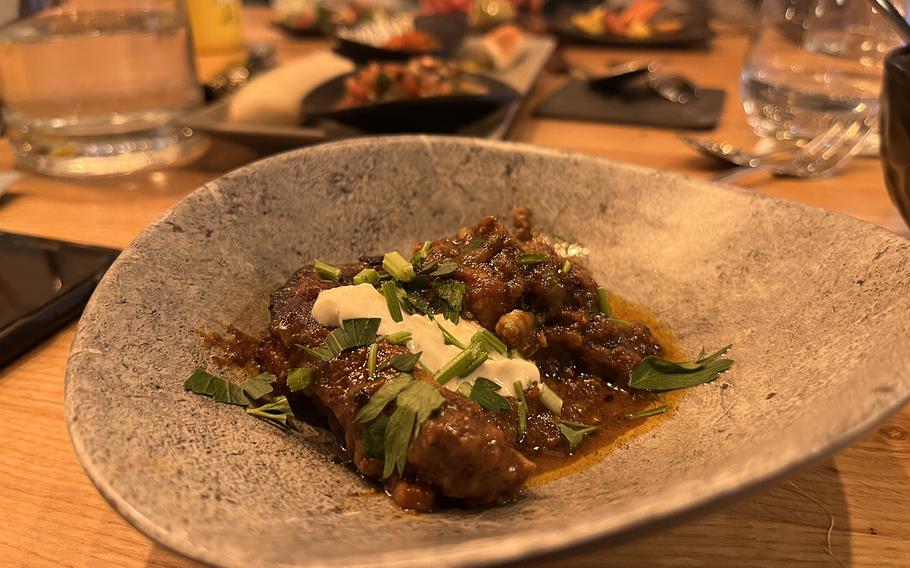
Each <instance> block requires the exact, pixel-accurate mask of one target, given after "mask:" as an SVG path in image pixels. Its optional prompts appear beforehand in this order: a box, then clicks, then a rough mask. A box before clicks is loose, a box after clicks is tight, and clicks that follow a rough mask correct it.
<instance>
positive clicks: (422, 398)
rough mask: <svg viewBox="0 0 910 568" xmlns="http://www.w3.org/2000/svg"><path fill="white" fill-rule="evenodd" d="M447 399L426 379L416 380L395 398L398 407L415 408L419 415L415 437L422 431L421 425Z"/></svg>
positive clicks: (415, 426)
mask: <svg viewBox="0 0 910 568" xmlns="http://www.w3.org/2000/svg"><path fill="white" fill-rule="evenodd" d="M445 401H446V399H445V397H444V396H442V394H440V393H439V389H438V388H437V387H435V386H433V385H431V384H430V383H428V382H426V381H414V382H413V383H411V384H410V385H409V386H408V388H406V389H405V390H403V391H402V392H401V394H400V395H398V398H396V399H395V405H396V406H397V408H402V407H404V408H410V409H413V410H414V412H415V413H416V416H417V424H415V425H414V436H413V437H414V438H416V437H417V435H418V434H419V433H420V425H421V424H423V423H424V422H425V421H426V420H427V418H429V417H430V415H431V414H433V413H434V412H436V410H437V409H438V408H439V407H440V406H442V403H444V402H445Z"/></svg>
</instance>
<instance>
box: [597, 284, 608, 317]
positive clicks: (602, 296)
mask: <svg viewBox="0 0 910 568" xmlns="http://www.w3.org/2000/svg"><path fill="white" fill-rule="evenodd" d="M597 307H598V308H599V309H600V313H602V314H603V315H605V316H607V317H610V293H609V292H607V289H606V288H604V287H602V286H598V287H597Z"/></svg>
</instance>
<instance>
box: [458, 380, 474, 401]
mask: <svg viewBox="0 0 910 568" xmlns="http://www.w3.org/2000/svg"><path fill="white" fill-rule="evenodd" d="M472 388H473V387H472V386H471V383H461V384H460V385H458V389H456V392H457V393H458V394H460V395H461V396H463V397H465V398H471V389H472Z"/></svg>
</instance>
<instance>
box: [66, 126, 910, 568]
mask: <svg viewBox="0 0 910 568" xmlns="http://www.w3.org/2000/svg"><path fill="white" fill-rule="evenodd" d="M453 141H455V142H458V143H462V144H469V145H471V146H474V147H475V148H481V149H489V150H492V151H504V152H518V153H521V154H525V155H527V154H533V155H537V156H541V157H549V158H557V159H574V160H582V161H590V162H600V163H606V164H610V165H618V166H620V167H621V168H623V169H625V170H626V171H633V172H637V173H640V174H645V175H655V174H657V175H659V176H661V177H662V178H664V179H666V178H668V177H669V178H671V179H672V178H676V179H683V180H687V181H688V182H690V183H694V184H695V185H696V186H699V187H700V188H701V189H704V190H707V191H712V192H733V193H736V194H740V195H743V196H749V197H750V198H751V199H759V200H762V201H772V202H784V203H789V204H791V205H792V206H796V207H800V208H805V209H806V210H813V211H816V212H824V213H825V214H826V215H834V216H836V217H838V218H843V219H848V220H849V222H852V223H855V224H856V225H857V226H863V225H865V226H866V229H867V230H870V231H871V232H874V233H879V234H881V235H885V236H887V237H888V238H893V239H894V240H897V241H898V242H902V243H907V240H906V239H904V238H903V237H901V236H900V235H897V234H896V233H893V232H891V231H889V230H887V229H885V228H883V227H880V226H878V225H875V224H872V223H869V222H866V221H863V220H861V219H856V218H853V217H849V216H847V215H843V214H840V213H836V212H832V211H829V210H826V209H823V208H820V207H814V206H809V205H804V204H801V203H797V202H793V201H791V200H787V199H781V198H777V197H772V196H768V195H764V194H756V193H753V192H750V191H747V190H745V189H742V188H738V187H732V186H724V185H721V184H716V183H712V182H709V181H705V180H702V179H698V178H695V177H692V176H687V175H683V174H678V173H670V172H666V171H662V170H657V169H654V168H648V167H644V166H639V165H634V164H628V163H625V162H620V161H615V160H606V159H604V158H599V157H596V156H591V155H586V154H581V153H576V152H565V151H562V150H556V149H550V148H543V147H540V146H534V145H530V144H523V143H515V142H501V141H490V140H483V139H473V138H462V137H452V136H429V135H414V136H406V135H402V136H375V137H364V138H357V139H352V140H344V141H339V142H334V143H330V144H323V145H318V146H314V147H310V148H304V149H300V150H293V151H290V152H286V153H283V154H277V155H274V156H270V157H267V158H264V159H262V160H259V161H256V162H253V163H251V164H248V165H245V166H242V167H240V168H237V169H235V170H233V171H231V172H227V173H226V174H224V175H223V176H220V177H218V178H216V179H215V180H212V181H210V182H208V183H206V184H205V185H203V186H201V187H200V188H198V189H196V190H195V191H193V192H192V193H190V194H188V195H187V196H186V197H184V198H183V199H181V200H180V201H179V202H177V203H176V204H174V205H173V206H172V207H170V208H169V209H168V210H167V211H165V213H164V214H162V215H161V216H160V217H159V218H158V219H157V220H156V221H154V222H152V223H151V224H150V225H148V226H147V227H145V228H144V229H143V230H142V231H141V232H140V233H139V234H138V235H137V237H136V238H135V239H134V240H133V241H132V242H131V243H130V245H129V247H128V248H127V249H124V251H128V250H130V249H133V248H134V247H141V246H142V244H143V243H144V242H145V241H146V240H147V239H149V238H154V236H155V234H156V233H157V232H158V231H160V230H162V228H163V227H165V226H166V222H167V220H168V219H169V217H170V216H171V215H173V214H174V212H175V211H176V210H178V209H180V208H182V207H188V206H190V205H193V204H195V203H196V202H197V201H198V200H200V199H205V198H211V197H212V196H217V194H218V192H219V191H220V190H219V188H218V185H219V183H221V182H222V180H223V179H225V178H231V177H234V176H235V175H246V174H253V175H256V174H257V173H259V172H261V171H262V169H263V168H268V167H269V166H270V165H271V164H272V163H274V162H279V161H285V160H296V159H299V158H300V157H301V156H306V155H309V154H317V155H318V154H319V153H321V152H337V151H345V150H347V149H350V148H358V147H363V146H370V145H375V144H381V145H386V144H409V143H415V142H417V143H419V144H421V145H432V144H433V143H441V144H447V143H448V144H451V143H452V142H453ZM123 258H124V257H123V256H121V257H120V258H118V260H117V261H115V263H114V265H113V266H112V267H111V269H110V270H109V271H108V273H107V274H106V275H105V277H104V278H103V279H102V281H101V283H100V284H99V286H98V288H97V290H96V293H95V294H94V295H93V296H92V298H91V300H90V301H89V304H88V306H87V307H86V311H85V313H86V314H89V313H92V312H93V310H94V306H95V304H97V302H98V300H97V298H98V297H99V296H101V295H103V294H104V293H105V290H106V285H107V284H108V282H109V281H111V280H113V277H114V276H115V275H117V274H118V273H119V272H120V271H121V270H122V269H123V268H124V265H125V262H124V261H123ZM84 322H85V320H84V319H83V320H80V323H79V326H78V328H77V330H76V333H75V336H74V342H73V348H72V349H71V351H70V354H69V358H68V364H67V368H66V375H65V385H64V410H65V418H66V424H67V430H68V432H69V434H70V439H71V441H72V444H73V448H74V450H75V453H76V456H77V459H78V460H79V462H80V464H81V465H82V466H83V468H84V469H85V471H86V474H87V475H88V477H89V479H90V480H91V481H92V483H93V484H94V485H95V487H96V488H97V489H98V491H99V492H100V493H101V495H102V496H103V497H104V499H105V500H106V501H107V502H108V503H109V504H110V505H111V507H112V508H113V509H114V510H115V511H117V512H118V513H119V514H120V515H121V516H122V517H123V518H124V519H126V520H127V521H128V522H129V523H130V524H131V525H133V526H134V527H135V528H136V529H138V530H139V531H140V532H141V533H143V534H145V535H146V536H148V537H149V538H150V539H152V540H153V541H155V542H157V543H158V544H160V545H162V546H164V547H165V548H167V549H169V550H172V551H174V552H176V553H178V554H181V555H183V556H186V557H188V558H191V559H193V560H197V561H201V562H204V563H207V564H211V565H217V566H241V565H245V564H240V563H239V562H238V561H237V560H236V559H231V558H224V557H222V556H220V555H219V554H218V553H217V551H213V550H210V549H208V548H206V547H204V546H198V545H196V544H195V543H194V542H193V541H192V539H191V538H190V537H189V535H180V534H177V533H178V532H179V531H168V530H165V529H164V528H163V527H161V526H160V525H159V524H157V523H156V522H155V521H154V520H153V519H151V518H149V517H147V516H145V515H144V514H143V513H142V512H140V511H139V510H137V509H136V508H135V507H133V506H132V505H131V504H130V503H129V502H128V501H127V500H126V499H125V498H124V497H123V495H121V494H120V493H119V492H118V491H117V490H116V489H115V488H114V487H113V485H112V484H111V482H110V480H109V479H107V478H105V476H104V475H103V473H102V472H101V471H100V470H99V469H98V464H97V463H95V462H94V461H93V460H92V458H91V456H90V453H89V452H88V448H87V446H86V444H85V441H84V440H83V438H82V436H81V432H80V429H79V424H78V422H77V420H76V419H75V418H76V417H75V415H74V408H73V398H72V394H71V390H72V388H73V383H74V381H77V380H79V379H78V378H77V377H76V376H75V375H76V373H75V372H74V371H73V367H72V361H73V360H74V359H75V358H77V357H79V355H80V354H81V353H82V352H84V351H85V350H81V349H77V347H76V346H77V345H78V344H79V343H81V342H80V339H83V338H82V334H83V332H84V330H83V327H84ZM892 376H893V378H894V384H895V385H897V386H896V387H895V388H894V389H893V390H892V393H891V398H890V400H888V402H887V403H882V405H881V406H880V412H878V413H877V414H874V415H869V414H865V415H863V417H862V418H861V419H860V420H856V421H854V422H853V423H852V424H850V425H849V427H847V428H846V429H843V430H840V431H839V432H838V433H837V434H836V435H832V436H827V437H826V436H820V435H818V434H817V433H816V434H815V436H813V437H812V438H811V439H810V441H808V442H806V441H805V440H804V441H803V442H801V443H800V444H799V450H798V451H796V448H794V447H793V446H792V445H791V446H789V447H784V448H782V449H781V450H780V451H779V452H776V453H775V454H773V456H772V459H769V460H763V461H761V462H759V463H758V464H757V465H754V466H753V467H751V468H750V469H748V470H746V469H741V470H738V471H735V472H730V471H726V470H724V471H719V472H717V471H716V472H713V473H712V474H710V475H709V476H706V477H703V478H701V479H699V480H687V481H684V482H682V483H679V484H677V485H676V486H675V489H674V499H673V500H668V501H664V502H661V503H660V504H656V503H650V504H646V505H647V506H639V507H632V508H630V509H629V510H626V511H623V512H621V513H619V514H618V515H616V516H612V517H605V518H603V519H595V520H593V521H592V520H591V519H590V518H589V517H584V518H582V519H580V520H577V521H575V523H574V524H570V525H568V526H561V527H560V530H558V531H547V532H544V533H534V534H533V535H525V534H511V535H507V536H505V537H496V539H495V542H494V541H492V540H490V539H489V538H480V539H473V540H467V541H464V542H460V543H457V544H454V545H444V546H440V547H438V548H435V549H434V548H432V547H426V548H424V550H433V552H434V553H435V554H434V556H433V558H434V566H438V567H443V568H444V567H453V568H454V567H462V566H468V565H471V566H496V565H505V564H507V563H510V562H514V561H517V560H519V559H544V558H553V557H557V556H560V555H563V554H566V553H575V552H578V551H581V550H584V549H587V548H591V547H598V546H603V545H606V544H607V543H611V544H612V543H616V542H619V541H623V540H630V539H632V538H634V537H637V536H643V535H644V534H645V533H650V532H653V531H654V530H656V529H661V528H664V527H668V526H671V525H673V524H677V523H679V522H680V521H682V520H684V519H686V518H691V517H695V516H700V515H703V514H704V513H706V512H708V511H710V510H713V509H715V508H717V507H720V506H722V505H724V504H726V503H729V502H731V501H733V500H734V499H737V498H740V497H743V496H747V495H750V494H754V493H756V492H758V491H760V490H762V489H764V488H766V487H768V486H770V485H772V484H773V483H774V482H776V481H778V480H780V479H782V478H784V477H786V476H788V475H790V474H792V473H794V472H795V471H798V470H800V469H802V468H804V467H806V466H809V465H811V464H813V463H815V462H817V461H819V460H820V459H821V458H823V457H825V456H827V455H830V454H832V453H834V452H836V451H838V450H840V449H842V448H844V447H846V446H848V445H850V444H851V443H852V442H854V441H855V440H856V439H857V438H859V437H860V436H862V435H863V434H865V433H866V432H868V431H870V430H871V429H872V428H874V427H875V426H876V425H878V424H880V423H882V422H884V421H885V420H886V419H887V418H888V417H890V416H891V415H892V414H894V413H895V412H897V411H899V410H900V409H901V408H902V407H904V406H905V405H906V404H907V403H908V402H910V358H908V361H907V364H906V365H904V366H903V367H901V368H899V369H895V370H894V372H893V374H892ZM898 387H902V388H898ZM740 461H745V460H740ZM706 488H710V490H708V489H706ZM424 564H425V562H424V561H421V560H420V559H418V558H406V559H403V560H395V559H387V558H383V559H382V560H381V561H378V562H377V559H376V557H375V556H366V555H363V556H359V557H352V558H351V559H350V560H349V561H347V562H345V564H344V565H345V566H382V567H386V568H389V567H396V568H404V567H417V566H423V565H424ZM339 565H340V564H338V563H335V562H331V563H306V564H301V563H295V562H287V563H280V564H277V566H288V567H291V566H308V567H310V566H312V567H323V566H325V567H333V568H336V567H337V566H339Z"/></svg>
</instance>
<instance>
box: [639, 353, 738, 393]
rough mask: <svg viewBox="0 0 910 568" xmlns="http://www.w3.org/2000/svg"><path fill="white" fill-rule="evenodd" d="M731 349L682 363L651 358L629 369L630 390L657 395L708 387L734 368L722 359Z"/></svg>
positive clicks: (725, 359) (728, 361)
mask: <svg viewBox="0 0 910 568" xmlns="http://www.w3.org/2000/svg"><path fill="white" fill-rule="evenodd" d="M730 347H732V345H727V346H726V347H724V348H722V349H719V350H717V351H716V352H714V353H712V354H711V355H708V356H700V357H699V358H698V359H696V360H695V361H684V362H681V363H680V362H674V361H668V360H667V359H664V358H663V357H658V356H656V355H650V356H648V357H645V358H644V359H642V361H641V363H639V364H638V365H636V366H635V368H634V369H632V373H631V374H630V376H629V386H630V387H632V388H636V389H641V390H648V391H657V392H660V391H668V390H676V389H683V388H688V387H693V386H696V385H701V384H705V383H710V382H712V381H714V380H716V379H717V377H719V376H720V374H721V373H723V372H724V371H726V370H727V369H729V368H730V367H731V366H732V365H733V359H727V358H725V357H723V355H724V354H726V353H727V351H728V350H729V349H730Z"/></svg>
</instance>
